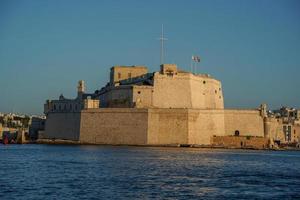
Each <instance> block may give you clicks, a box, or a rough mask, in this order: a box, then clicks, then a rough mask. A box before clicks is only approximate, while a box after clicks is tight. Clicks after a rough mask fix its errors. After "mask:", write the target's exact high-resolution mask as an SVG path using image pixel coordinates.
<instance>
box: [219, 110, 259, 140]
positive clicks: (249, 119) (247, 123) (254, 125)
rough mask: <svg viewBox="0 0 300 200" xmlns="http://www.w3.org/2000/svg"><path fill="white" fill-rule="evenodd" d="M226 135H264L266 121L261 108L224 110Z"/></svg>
mask: <svg viewBox="0 0 300 200" xmlns="http://www.w3.org/2000/svg"><path fill="white" fill-rule="evenodd" d="M224 119H225V135H234V132H235V131H236V130H238V131H239V132H240V135H241V136H247V135H251V136H261V137H263V136H264V121H263V117H261V116H260V111H259V110H227V109H226V110H224Z"/></svg>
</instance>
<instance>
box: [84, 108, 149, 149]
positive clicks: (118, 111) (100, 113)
mask: <svg viewBox="0 0 300 200" xmlns="http://www.w3.org/2000/svg"><path fill="white" fill-rule="evenodd" d="M147 123H148V112H147V110H146V109H133V108H131V109H128V108H104V109H89V110H83V111H82V112H81V123H80V127H81V129H80V142H81V143H92V144H113V145H118V144H129V145H144V144H146V143H147V128H148V126H147Z"/></svg>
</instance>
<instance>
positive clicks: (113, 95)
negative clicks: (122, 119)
mask: <svg viewBox="0 0 300 200" xmlns="http://www.w3.org/2000/svg"><path fill="white" fill-rule="evenodd" d="M99 99H100V107H111V108H129V107H131V106H132V86H119V87H115V88H111V89H110V90H109V91H108V92H106V93H103V94H101V95H100V97H99Z"/></svg>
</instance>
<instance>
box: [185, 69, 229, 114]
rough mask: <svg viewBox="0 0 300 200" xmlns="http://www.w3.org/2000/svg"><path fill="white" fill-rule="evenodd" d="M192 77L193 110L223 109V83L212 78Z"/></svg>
mask: <svg viewBox="0 0 300 200" xmlns="http://www.w3.org/2000/svg"><path fill="white" fill-rule="evenodd" d="M189 76H190V84H191V86H190V87H191V91H192V93H191V99H192V108H201V109H208V108H209V109H223V108H224V101H223V94H222V87H221V83H220V82H219V81H217V80H215V79H212V78H210V77H203V76H200V75H198V76H194V75H191V74H190V75H189Z"/></svg>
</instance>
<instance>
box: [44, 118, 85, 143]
mask: <svg viewBox="0 0 300 200" xmlns="http://www.w3.org/2000/svg"><path fill="white" fill-rule="evenodd" d="M79 133H80V112H77V113H75V112H69V113H58V112H55V113H49V114H48V115H47V120H46V124H45V133H44V137H45V138H47V139H56V138H59V139H65V140H79Z"/></svg>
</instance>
